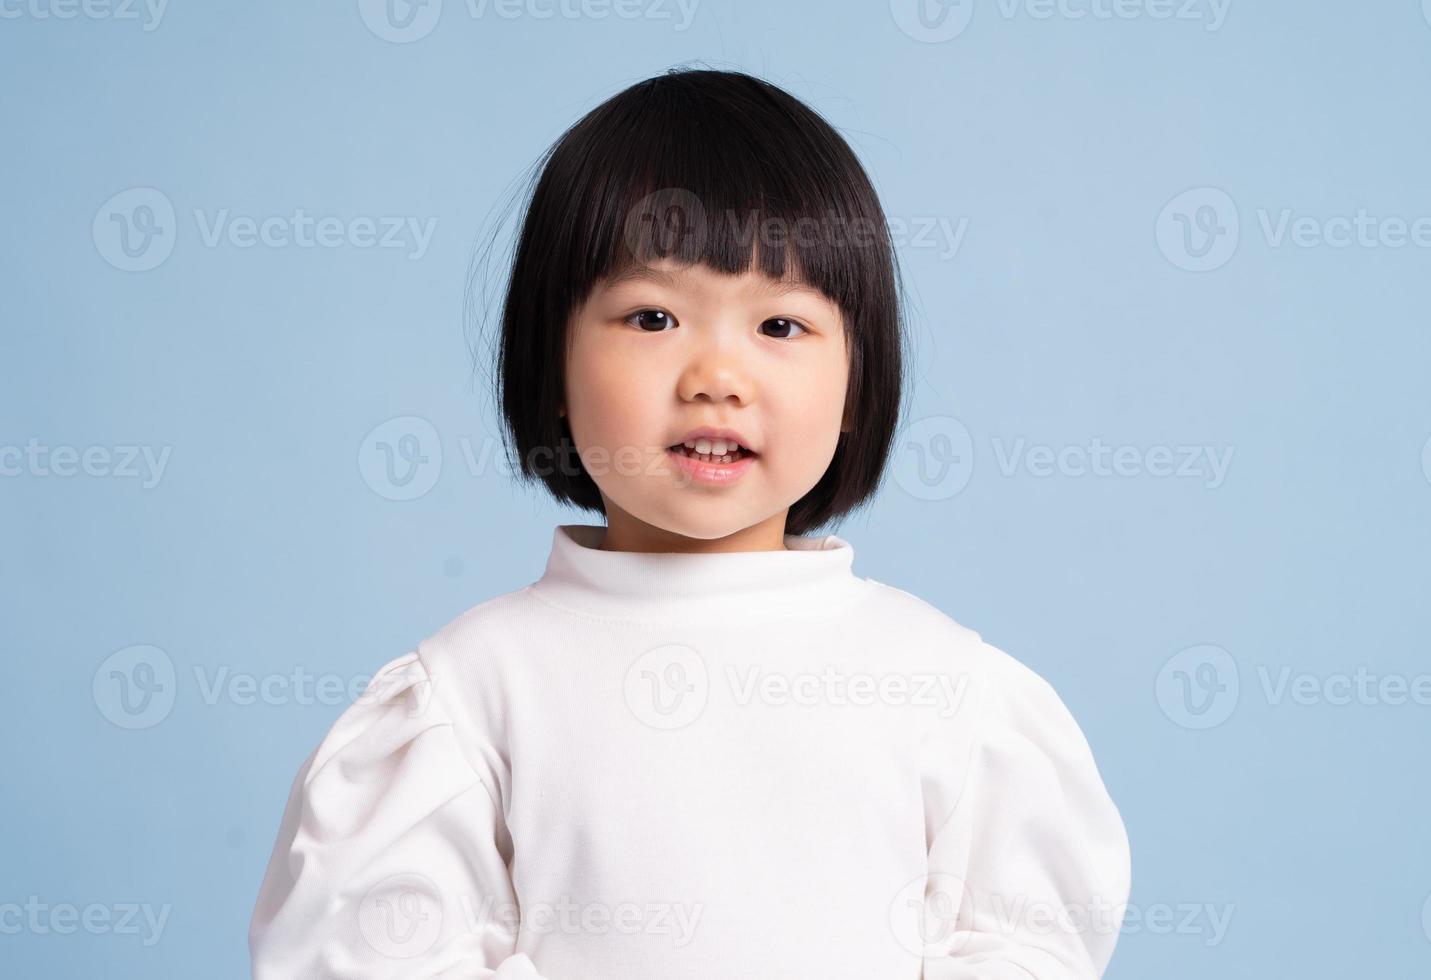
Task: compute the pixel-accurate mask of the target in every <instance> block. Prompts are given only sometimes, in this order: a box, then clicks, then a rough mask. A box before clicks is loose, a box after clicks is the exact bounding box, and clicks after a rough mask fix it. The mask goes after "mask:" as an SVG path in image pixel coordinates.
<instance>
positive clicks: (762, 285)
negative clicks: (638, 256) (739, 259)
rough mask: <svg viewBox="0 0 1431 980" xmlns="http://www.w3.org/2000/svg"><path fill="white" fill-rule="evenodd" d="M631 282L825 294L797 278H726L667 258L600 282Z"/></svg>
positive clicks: (609, 286) (754, 275) (616, 285)
mask: <svg viewBox="0 0 1431 980" xmlns="http://www.w3.org/2000/svg"><path fill="white" fill-rule="evenodd" d="M634 283H652V284H655V285H658V286H666V287H668V288H671V289H689V290H699V291H703V292H725V291H730V292H752V293H759V294H761V295H768V296H789V295H802V294H803V295H808V296H810V297H812V298H816V299H820V300H822V301H824V300H825V295H824V294H823V293H821V292H820V291H819V290H818V289H816V288H815V287H814V286H811V285H810V284H809V283H807V282H806V281H805V280H803V279H801V278H799V277H798V276H793V275H788V276H785V277H784V278H781V279H776V278H775V277H773V276H767V275H765V274H764V273H762V272H760V271H759V270H758V269H757V270H754V271H751V270H747V271H745V272H741V273H737V274H735V275H727V274H725V273H723V272H718V271H716V270H715V269H712V268H710V267H709V266H706V265H703V264H701V263H692V264H689V265H683V264H680V263H677V262H673V261H671V260H669V259H660V260H657V261H654V262H649V263H635V264H633V265H630V266H628V267H627V268H625V269H623V270H621V271H618V272H615V273H613V274H612V275H610V276H608V277H607V278H606V279H605V280H603V281H602V283H601V285H602V286H603V287H604V288H606V289H617V288H619V287H621V286H626V285H630V284H634Z"/></svg>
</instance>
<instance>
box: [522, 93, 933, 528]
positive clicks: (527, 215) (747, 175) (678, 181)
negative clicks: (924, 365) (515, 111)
mask: <svg viewBox="0 0 1431 980" xmlns="http://www.w3.org/2000/svg"><path fill="white" fill-rule="evenodd" d="M535 166H536V167H540V168H541V174H540V177H539V179H538V180H537V182H536V185H535V188H534V189H533V190H532V192H531V196H530V199H529V201H528V203H527V206H526V208H525V211H524V213H523V214H522V218H521V234H520V237H519V238H518V240H517V242H516V246H515V250H514V253H513V256H512V260H511V262H512V264H511V273H510V277H509V278H508V280H507V287H506V295H505V299H504V301H503V303H502V312H501V336H500V346H499V349H498V351H497V356H496V362H497V368H498V371H497V378H496V381H495V385H494V388H495V390H496V393H497V399H498V401H499V403H500V415H501V418H502V422H503V426H504V435H505V436H506V446H507V448H508V450H509V451H510V450H513V449H514V450H515V454H516V459H517V462H516V463H515V464H514V465H513V470H514V472H515V473H517V474H518V475H519V477H520V478H521V479H523V480H526V481H540V482H541V483H543V484H544V485H545V486H546V488H547V489H548V490H549V491H550V492H551V494H552V495H553V496H554V497H556V498H557V500H558V501H562V502H568V503H571V504H575V505H576V506H577V507H579V508H583V509H586V510H591V511H596V512H597V513H600V514H602V515H603V516H605V507H604V505H603V503H602V499H601V494H600V493H599V491H598V489H597V486H596V483H595V481H593V480H592V479H591V477H590V475H589V474H588V473H587V472H586V470H585V468H584V467H583V466H582V463H581V461H580V459H579V457H578V456H577V453H576V447H575V445H574V443H573V442H572V437H571V428H570V426H569V425H568V423H567V419H566V418H565V417H563V416H562V415H560V413H559V409H560V406H561V404H562V403H563V401H564V388H565V363H566V353H567V350H568V345H569V343H570V339H571V338H570V324H571V317H572V314H573V313H575V312H576V311H577V310H578V309H579V308H580V307H581V305H582V304H583V303H584V302H585V301H586V299H587V298H588V296H589V295H590V293H591V291H592V289H593V287H595V286H596V285H597V284H598V283H599V282H600V281H602V280H604V279H606V278H607V277H610V276H614V275H617V274H619V273H621V272H623V271H626V269H628V268H629V267H630V266H632V265H636V264H644V263H646V262H648V261H650V260H652V259H658V258H659V259H670V260H672V261H675V262H678V263H680V264H682V265H685V264H689V263H696V262H699V263H702V264H704V265H705V266H707V267H709V268H711V269H713V270H716V271H718V272H722V273H727V274H740V273H742V272H745V271H747V270H753V269H754V268H758V269H759V270H760V271H761V272H763V273H764V274H765V275H767V276H770V277H772V278H777V279H779V278H787V277H788V278H798V279H800V280H802V281H804V282H805V283H806V284H808V285H810V286H812V287H813V288H815V289H817V290H819V291H820V292H821V293H823V294H824V295H825V296H827V297H828V298H829V299H830V300H832V301H833V302H834V303H835V304H836V305H837V306H838V307H839V309H840V310H841V313H842V315H843V320H844V324H845V331H846V333H845V339H846V343H847V344H848V346H849V351H850V375H849V381H848V384H847V388H846V390H847V394H846V400H845V405H844V414H843V419H844V420H845V422H844V427H847V428H849V431H842V432H841V433H840V437H839V441H838V444H837V446H836V449H835V453H834V457H833V458H832V459H831V461H830V465H829V467H828V468H827V469H826V471H825V473H824V475H823V476H822V477H821V478H820V480H819V482H818V483H817V484H816V485H815V486H814V487H813V488H812V489H811V490H810V491H809V492H808V493H807V494H805V496H804V497H802V498H801V499H800V500H798V501H797V502H795V503H794V504H793V505H792V506H791V508H790V511H789V514H788V515H787V519H786V524H785V530H786V533H788V534H807V533H810V532H811V531H813V530H814V529H816V528H820V527H822V526H823V525H826V524H828V523H830V522H831V521H835V520H838V519H840V518H843V517H844V516H845V515H846V514H848V513H849V512H851V511H853V510H854V509H856V508H857V507H859V506H861V505H862V504H864V503H866V502H867V501H868V500H869V499H871V498H872V497H873V496H874V494H875V491H876V490H877V489H878V488H879V485H880V482H881V480H882V478H883V474H884V471H885V467H886V464H887V462H888V459H889V455H890V447H891V444H892V443H893V441H894V434H895V430H896V427H897V426H898V423H899V416H900V411H901V402H902V397H903V394H904V391H905V385H904V383H903V371H904V363H903V354H902V351H903V347H904V342H903V330H904V324H903V317H902V315H901V311H900V301H899V293H900V290H899V283H898V269H897V263H896V258H895V255H894V250H893V248H892V247H891V243H890V237H889V228H888V224H887V221H886V219H885V216H884V212H883V209H882V208H881V206H880V202H879V198H878V196H877V195H876V193H875V190H874V187H873V186H872V185H871V183H870V180H869V177H868V175H867V174H866V173H865V171H864V169H863V168H862V167H861V165H860V163H859V161H858V160H857V159H856V157H855V154H854V152H853V151H852V150H851V149H850V147H849V145H848V144H847V143H846V142H845V140H844V139H843V138H842V137H841V136H840V135H839V134H838V133H837V132H836V131H835V130H834V128H833V127H831V126H830V124H829V123H827V122H826V121H825V120H824V119H822V118H821V117H820V116H819V115H818V114H816V113H815V112H814V111H813V110H811V109H810V108H809V107H808V106H806V105H805V104H804V103H803V102H801V101H800V100H798V99H796V98H795V97H794V96H792V95H790V94H789V93H787V92H785V91H784V90H782V89H780V88H778V87H776V86H775V85H772V84H770V83H769V82H766V81H764V80H762V79H759V78H756V77H754V76H752V75H749V74H746V73H743V72H738V71H717V70H710V69H683V68H680V69H678V68H673V69H671V70H669V71H667V72H664V73H662V74H660V75H656V76H654V77H652V78H648V79H646V80H644V81H641V82H638V83H636V84H634V85H632V86H630V87H629V88H626V89H625V90H623V91H621V92H619V93H617V94H616V95H614V96H612V97H611V98H609V99H607V100H606V101H605V102H603V103H601V104H600V105H599V106H597V107H596V108H595V109H593V110H591V111H590V112H589V113H587V114H586V115H585V116H584V117H583V118H581V119H580V120H579V121H578V122H576V123H575V124H574V125H572V126H571V127H570V128H569V129H567V130H566V131H565V132H564V133H563V134H562V135H561V137H560V138H558V139H557V141H556V142H555V143H554V144H553V145H552V146H551V147H550V148H549V149H548V150H547V152H546V153H545V154H544V155H543V156H542V158H541V159H539V160H538V161H537V163H536V164H535ZM812 228H813V229H814V230H813V233H812V231H811V229H812ZM752 231H754V234H752ZM757 238H758V239H759V240H758V241H757V240H756V239H757ZM787 264H788V266H789V268H787Z"/></svg>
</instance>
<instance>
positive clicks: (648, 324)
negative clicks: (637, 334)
mask: <svg viewBox="0 0 1431 980" xmlns="http://www.w3.org/2000/svg"><path fill="white" fill-rule="evenodd" d="M643 317H645V318H646V319H644V320H643V319H642V318H643ZM625 322H626V323H629V324H631V325H632V326H633V327H639V328H641V330H643V331H645V332H646V333H660V332H661V331H662V330H664V329H665V328H666V327H669V326H674V325H675V322H676V318H675V317H673V316H671V315H670V314H669V313H667V312H666V311H665V310H637V311H636V312H635V313H632V314H631V315H630V316H628V317H627V318H626V320H625Z"/></svg>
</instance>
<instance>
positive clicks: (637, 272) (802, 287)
mask: <svg viewBox="0 0 1431 980" xmlns="http://www.w3.org/2000/svg"><path fill="white" fill-rule="evenodd" d="M681 278H682V276H681V275H680V274H679V273H669V272H663V271H662V270H660V269H654V268H652V267H650V266H645V265H634V266H632V267H631V268H629V269H627V270H626V271H624V272H622V273H620V274H619V275H616V276H612V277H611V278H609V279H608V280H607V281H606V286H607V288H608V289H612V288H615V287H616V286H620V285H621V284H623V283H627V282H655V283H660V284H661V285H663V286H676V285H678V284H679V283H680V280H681ZM759 288H760V290H761V292H765V293H771V294H772V295H775V296H785V295H787V294H789V293H817V294H818V293H819V290H818V289H816V288H814V287H813V286H811V285H810V284H809V283H807V282H804V281H802V280H799V279H769V278H765V277H762V278H761V284H760V287H759Z"/></svg>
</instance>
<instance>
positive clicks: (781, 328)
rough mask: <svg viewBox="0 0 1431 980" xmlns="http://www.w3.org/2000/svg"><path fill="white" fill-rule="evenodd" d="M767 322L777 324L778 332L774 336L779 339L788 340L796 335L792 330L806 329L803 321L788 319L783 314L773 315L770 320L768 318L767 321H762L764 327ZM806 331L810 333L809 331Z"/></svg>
mask: <svg viewBox="0 0 1431 980" xmlns="http://www.w3.org/2000/svg"><path fill="white" fill-rule="evenodd" d="M766 324H774V325H775V329H776V331H777V332H776V333H775V334H774V335H773V336H774V337H775V338H776V339H777V340H788V339H789V338H790V337H791V336H795V335H794V334H792V332H791V331H795V330H805V327H804V326H803V325H802V324H801V323H799V322H797V321H795V320H789V319H786V318H785V317H783V316H774V317H771V318H770V319H769V320H766V321H765V323H762V324H761V326H762V327H763V326H765V325H766ZM805 332H806V333H808V332H809V331H805Z"/></svg>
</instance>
